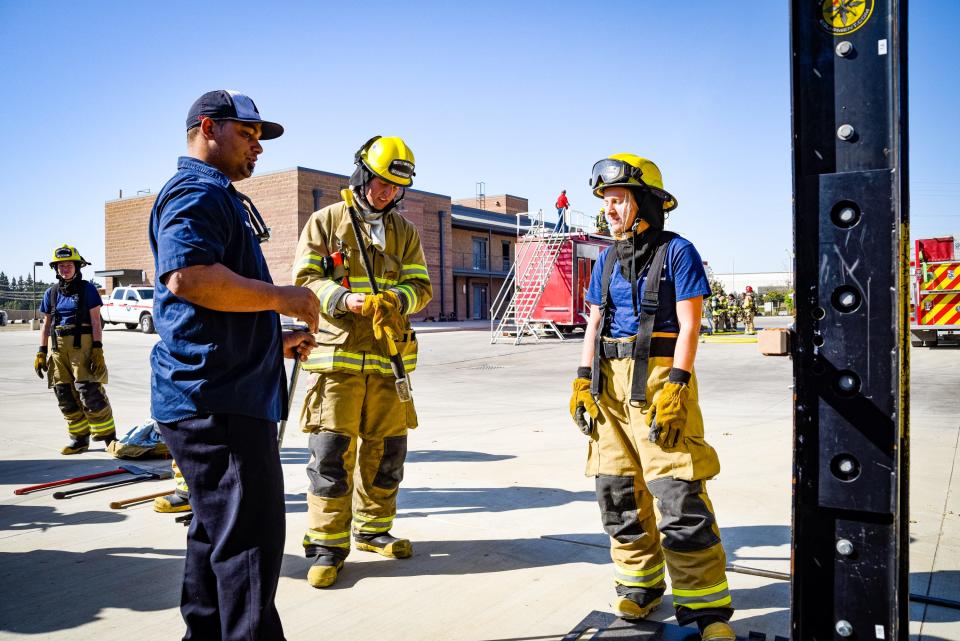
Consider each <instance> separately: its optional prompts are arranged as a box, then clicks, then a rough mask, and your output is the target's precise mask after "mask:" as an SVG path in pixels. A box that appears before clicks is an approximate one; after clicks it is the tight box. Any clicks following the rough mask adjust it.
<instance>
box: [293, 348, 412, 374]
mask: <svg viewBox="0 0 960 641" xmlns="http://www.w3.org/2000/svg"><path fill="white" fill-rule="evenodd" d="M403 365H404V368H405V369H406V371H407V373H408V374H409V373H410V372H412V371H413V370H415V369H416V368H417V355H416V354H407V355H406V356H404V357H403ZM303 368H304V369H305V370H307V371H318V372H325V371H331V370H336V369H345V370H350V371H353V372H363V373H370V372H373V373H376V374H382V375H384V376H393V370H392V369H391V368H390V357H388V356H380V355H379V354H373V353H371V352H359V353H358V352H340V351H334V352H332V353H331V352H327V353H325V354H316V353H311V355H310V356H309V357H307V360H306V362H305V363H304V364H303Z"/></svg>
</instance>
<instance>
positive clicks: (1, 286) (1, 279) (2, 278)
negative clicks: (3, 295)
mask: <svg viewBox="0 0 960 641" xmlns="http://www.w3.org/2000/svg"><path fill="white" fill-rule="evenodd" d="M6 291H10V279H9V278H7V275H6V274H5V273H3V272H0V292H6Z"/></svg>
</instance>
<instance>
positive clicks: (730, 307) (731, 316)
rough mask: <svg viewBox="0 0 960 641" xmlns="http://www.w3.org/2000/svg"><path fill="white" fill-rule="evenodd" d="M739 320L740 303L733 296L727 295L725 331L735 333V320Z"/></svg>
mask: <svg viewBox="0 0 960 641" xmlns="http://www.w3.org/2000/svg"><path fill="white" fill-rule="evenodd" d="M739 318H740V303H739V302H738V301H737V297H736V296H735V295H733V294H727V330H729V331H731V332H735V331H737V320H738V319H739Z"/></svg>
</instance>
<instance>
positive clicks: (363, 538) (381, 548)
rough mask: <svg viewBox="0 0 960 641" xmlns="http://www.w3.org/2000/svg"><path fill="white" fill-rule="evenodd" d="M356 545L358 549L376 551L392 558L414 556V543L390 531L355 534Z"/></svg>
mask: <svg viewBox="0 0 960 641" xmlns="http://www.w3.org/2000/svg"><path fill="white" fill-rule="evenodd" d="M353 542H354V547H356V548H357V549H358V550H365V551H367V552H376V553H377V554H381V555H383V556H386V557H389V558H391V559H408V558H410V557H411V556H413V545H412V544H411V543H410V540H409V539H398V538H397V537H395V536H391V534H390V533H389V532H383V533H382V534H360V533H359V532H355V533H354V534H353Z"/></svg>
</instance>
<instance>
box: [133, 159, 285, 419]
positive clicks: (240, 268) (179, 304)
mask: <svg viewBox="0 0 960 641" xmlns="http://www.w3.org/2000/svg"><path fill="white" fill-rule="evenodd" d="M177 169H178V171H177V173H176V174H175V175H174V176H173V178H171V179H170V180H169V181H168V182H167V184H166V185H164V186H163V189H161V190H160V193H159V194H158V195H157V200H156V202H155V203H154V205H153V211H151V212H150V248H151V250H152V251H153V258H154V267H155V269H156V283H155V285H156V298H155V300H154V302H153V318H154V324H155V326H156V330H157V334H159V335H160V342H158V343H157V344H156V345H155V346H154V348H153V353H152V354H151V357H150V364H151V366H152V369H153V379H152V384H151V402H152V411H153V417H154V418H155V419H157V420H158V421H161V422H164V423H170V422H173V421H179V420H183V419H186V418H192V417H194V416H200V415H204V414H240V415H244V416H252V417H254V418H261V419H265V420H269V421H278V420H280V419H281V418H282V417H284V416H286V410H287V388H286V385H285V374H284V369H283V345H282V337H281V330H280V317H279V315H278V314H277V313H276V312H272V311H265V312H219V311H214V310H212V309H207V308H205V307H200V306H198V305H194V304H193V303H190V302H188V301H186V300H184V299H182V298H178V297H176V296H174V295H173V294H172V293H170V290H169V289H167V287H166V286H165V285H164V284H163V278H164V276H166V275H167V274H169V273H170V272H172V271H174V270H177V269H181V268H184V267H191V266H194V265H212V264H215V263H220V264H222V265H224V266H225V267H226V268H227V269H229V270H231V271H233V272H235V273H237V274H239V275H240V276H243V277H245V278H252V279H256V280H261V281H264V282H267V283H272V282H273V281H272V280H271V278H270V271H269V269H268V268H267V262H266V260H264V257H263V252H262V251H261V250H260V244H259V242H258V240H257V238H256V236H255V235H254V233H253V229H252V227H251V226H250V222H249V218H248V214H247V209H246V207H244V205H243V202H242V201H241V200H240V198H239V197H238V196H237V190H236V189H235V188H234V186H233V185H232V184H231V183H230V180H229V179H228V178H227V177H226V176H225V175H223V174H222V173H221V172H220V171H218V170H217V169H216V168H214V167H212V166H210V165H208V164H206V163H204V162H202V161H200V160H197V159H195V158H188V157H181V158H180V159H179V161H178V163H177Z"/></svg>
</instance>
